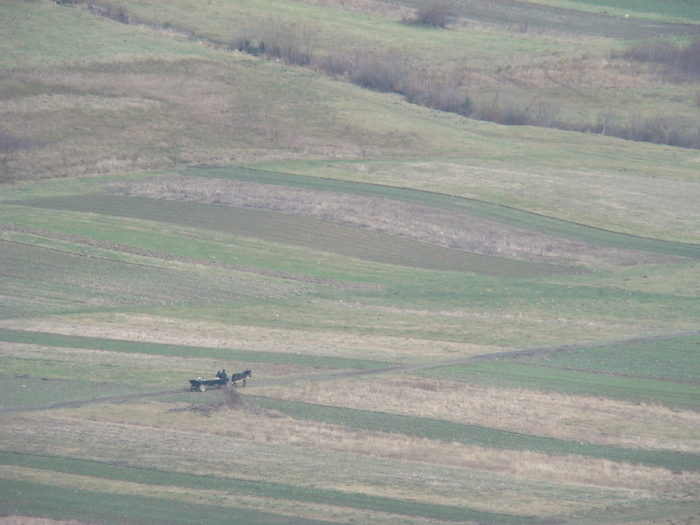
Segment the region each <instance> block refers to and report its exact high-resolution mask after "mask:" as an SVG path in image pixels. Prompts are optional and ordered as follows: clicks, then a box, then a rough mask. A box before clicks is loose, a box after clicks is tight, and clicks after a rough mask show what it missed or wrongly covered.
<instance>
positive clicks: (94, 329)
mask: <svg viewBox="0 0 700 525" xmlns="http://www.w3.org/2000/svg"><path fill="white" fill-rule="evenodd" d="M2 326H5V327H7V328H16V329H20V330H31V331H37V332H48V333H56V334H61V335H78V336H85V337H102V338H108V339H123V340H127V341H144V342H149V343H165V344H175V345H185V346H205V347H210V348H230V349H231V350H252V351H261V352H280V353H291V354H299V355H312V356H323V357H344V358H357V359H363V358H365V359H377V358H380V359H381V360H383V361H406V360H413V359H420V360H423V361H424V360H425V359H426V358H430V357H449V356H455V355H477V354H486V353H491V352H501V351H503V350H504V348H503V347H497V346H491V345H477V344H471V343H458V342H450V341H440V342H439V343H430V344H426V342H425V341H422V340H420V339H411V338H401V337H391V336H381V335H371V334H366V335H361V336H358V335H353V334H348V333H340V332H338V333H336V332H333V331H320V330H317V331H305V330H289V329H275V328H267V327H264V326H244V325H232V324H229V323H223V322H222V323H217V322H213V321H204V320H199V319H187V320H183V319H178V318H169V317H164V316H150V315H145V314H129V313H114V314H111V313H110V314H105V315H101V314H97V313H95V314H91V315H89V316H71V317H46V318H43V319H23V320H6V321H3V322H2Z"/></svg>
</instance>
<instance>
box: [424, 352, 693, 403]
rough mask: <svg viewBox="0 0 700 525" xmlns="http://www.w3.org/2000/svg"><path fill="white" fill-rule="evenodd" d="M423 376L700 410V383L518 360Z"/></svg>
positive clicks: (461, 367) (485, 363)
mask: <svg viewBox="0 0 700 525" xmlns="http://www.w3.org/2000/svg"><path fill="white" fill-rule="evenodd" d="M630 359H633V357H630ZM419 375H421V376H424V377H433V378H440V379H443V380H446V381H462V382H468V383H470V384H478V385H487V386H497V387H500V388H527V389H532V390H540V391H544V392H547V391H553V392H559V393H564V394H571V395H588V396H598V397H607V398H611V399H620V400H625V401H630V402H633V403H649V404H661V405H664V406H669V407H674V408H684V409H686V410H697V408H698V407H699V406H700V384H698V383H685V382H678V381H666V380H661V379H654V378H648V377H641V376H633V377H625V376H620V375H614V374H609V373H601V372H599V371H585V370H565V369H559V368H549V367H543V366H533V365H531V364H527V363H520V362H518V361H517V360H515V359H509V360H505V359H502V360H498V361H495V360H494V361H488V362H486V361H484V362H479V363H469V365H468V366H453V367H449V368H436V369H433V370H426V371H424V372H419Z"/></svg>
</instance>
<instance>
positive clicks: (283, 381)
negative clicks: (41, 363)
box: [0, 330, 700, 414]
mask: <svg viewBox="0 0 700 525" xmlns="http://www.w3.org/2000/svg"><path fill="white" fill-rule="evenodd" d="M698 334H700V330H695V331H691V332H677V333H671V334H661V335H649V336H638V337H628V338H625V339H617V340H608V341H595V342H585V343H570V344H564V345H557V346H541V347H534V348H524V349H521V350H512V351H508V352H496V353H492V354H479V355H471V356H458V357H451V358H448V359H438V360H432V361H425V362H423V363H414V364H407V365H396V366H385V367H379V368H370V369H365V370H346V371H342V372H330V373H323V374H313V375H302V376H291V377H281V378H274V379H263V380H261V381H254V382H252V383H251V384H250V385H249V386H247V387H246V388H255V386H281V385H292V384H296V383H306V382H319V381H335V380H340V379H348V378H352V377H363V376H372V375H380V374H391V373H395V372H410V371H413V370H425V369H428V368H439V367H443V366H457V365H464V364H467V363H471V362H475V361H488V360H493V359H508V358H514V357H523V356H533V355H540V354H547V353H554V352H563V351H566V350H573V349H575V348H596V347H599V346H611V345H622V344H629V343H643V342H649V341H658V340H662V339H673V338H676V337H687V336H692V335H698ZM189 392H190V389H189V388H184V387H183V388H176V389H168V390H159V391H157V392H135V393H133V394H125V395H121V396H110V397H98V398H93V399H81V400H73V401H61V402H57V403H45V404H42V405H33V406H25V407H15V408H0V414H7V413H13V412H30V411H38V410H53V409H59V408H78V407H81V406H84V405H92V404H105V403H106V404H114V403H124V402H127V401H131V400H135V399H148V398H154V397H161V396H172V395H176V394H185V393H189Z"/></svg>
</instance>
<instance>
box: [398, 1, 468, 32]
mask: <svg viewBox="0 0 700 525" xmlns="http://www.w3.org/2000/svg"><path fill="white" fill-rule="evenodd" d="M456 18H457V14H456V13H455V12H454V10H452V8H450V6H449V5H447V4H435V5H431V6H429V7H424V8H421V9H418V10H417V11H416V17H415V19H410V20H405V22H406V23H414V24H418V25H422V26H429V27H439V28H442V29H445V28H446V27H447V26H448V25H449V24H451V23H452V22H454V20H455V19H456Z"/></svg>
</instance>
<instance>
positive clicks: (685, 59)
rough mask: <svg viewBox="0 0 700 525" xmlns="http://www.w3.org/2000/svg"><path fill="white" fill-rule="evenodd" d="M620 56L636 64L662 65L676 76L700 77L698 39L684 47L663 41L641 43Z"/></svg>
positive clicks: (699, 40) (699, 38) (699, 39)
mask: <svg viewBox="0 0 700 525" xmlns="http://www.w3.org/2000/svg"><path fill="white" fill-rule="evenodd" d="M622 56H623V58H626V59H628V60H634V61H636V62H650V63H654V64H663V65H664V66H666V67H667V68H668V70H669V72H670V73H672V74H674V75H676V76H683V75H693V76H696V75H700V37H696V38H695V39H694V40H693V41H692V42H691V43H690V44H688V45H687V46H685V47H679V46H677V45H675V44H673V43H671V42H666V41H663V40H658V41H657V40H652V41H647V42H642V43H640V44H636V45H634V46H632V47H630V48H629V49H628V50H627V51H625V52H624V53H623V54H622Z"/></svg>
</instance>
